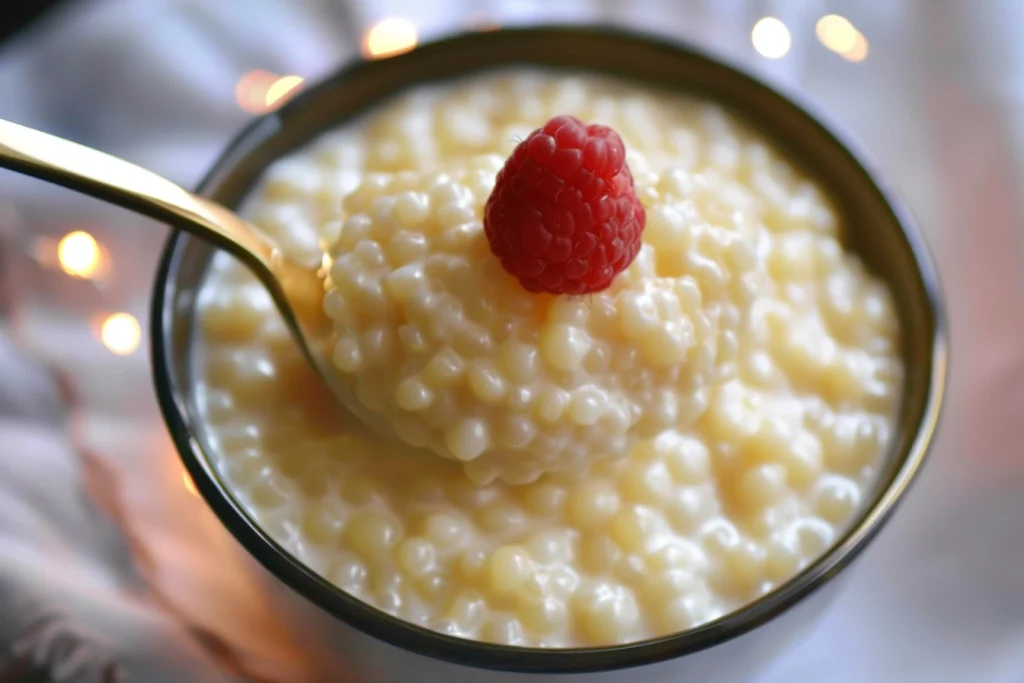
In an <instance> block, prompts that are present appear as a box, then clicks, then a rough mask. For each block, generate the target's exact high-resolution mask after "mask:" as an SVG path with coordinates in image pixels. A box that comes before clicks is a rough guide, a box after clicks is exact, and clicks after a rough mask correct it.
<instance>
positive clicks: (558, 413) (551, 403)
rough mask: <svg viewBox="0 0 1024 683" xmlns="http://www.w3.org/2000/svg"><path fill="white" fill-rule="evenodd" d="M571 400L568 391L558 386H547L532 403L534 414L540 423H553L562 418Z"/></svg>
mask: <svg viewBox="0 0 1024 683" xmlns="http://www.w3.org/2000/svg"><path fill="white" fill-rule="evenodd" d="M571 402H572V396H571V395H570V394H569V392H567V391H565V390H564V389H561V388H558V387H547V388H545V389H543V390H542V391H541V393H540V396H539V397H538V400H537V401H536V402H535V403H534V414H535V415H536V417H537V419H538V421H540V422H541V423H542V424H554V423H556V422H558V421H559V420H560V419H561V418H562V415H564V414H565V411H566V409H567V408H568V407H569V404H570V403H571Z"/></svg>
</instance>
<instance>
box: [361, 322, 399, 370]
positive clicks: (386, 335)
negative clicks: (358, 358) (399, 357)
mask: <svg viewBox="0 0 1024 683" xmlns="http://www.w3.org/2000/svg"><path fill="white" fill-rule="evenodd" d="M397 346H398V339H397V338H396V336H395V333H394V331H393V330H392V328H391V327H389V326H387V325H380V326H375V327H369V328H367V329H365V330H363V332H362V333H361V334H360V335H359V348H360V350H361V351H362V353H363V359H364V362H365V363H366V366H365V367H380V366H382V365H385V364H387V363H389V362H390V361H391V360H392V358H393V357H394V354H395V350H396V347H397Z"/></svg>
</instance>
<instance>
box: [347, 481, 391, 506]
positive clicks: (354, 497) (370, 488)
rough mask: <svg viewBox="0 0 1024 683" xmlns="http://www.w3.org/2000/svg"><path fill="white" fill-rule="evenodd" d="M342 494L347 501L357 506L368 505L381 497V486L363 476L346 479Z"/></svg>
mask: <svg viewBox="0 0 1024 683" xmlns="http://www.w3.org/2000/svg"><path fill="white" fill-rule="evenodd" d="M341 493H342V496H343V497H344V498H345V500H346V501H348V502H349V503H352V504H353V505H357V506H362V505H366V504H367V503H370V502H371V501H374V500H377V499H379V498H380V497H381V490H380V484H379V483H378V482H377V481H376V480H375V479H373V478H372V477H369V476H367V475H363V474H357V475H353V476H351V477H348V478H346V480H345V481H344V482H342V484H341Z"/></svg>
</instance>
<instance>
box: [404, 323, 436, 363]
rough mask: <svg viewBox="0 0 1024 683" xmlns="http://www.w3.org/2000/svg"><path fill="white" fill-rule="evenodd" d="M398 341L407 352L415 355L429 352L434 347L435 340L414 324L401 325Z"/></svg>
mask: <svg viewBox="0 0 1024 683" xmlns="http://www.w3.org/2000/svg"><path fill="white" fill-rule="evenodd" d="M398 343H399V344H401V345H402V348H403V349H404V350H405V351H406V352H408V353H409V354H413V355H418V354H424V353H429V352H430V351H431V349H432V348H433V342H431V341H430V339H428V338H427V335H425V334H424V333H423V330H422V329H421V328H420V327H419V326H418V325H413V324H405V325H401V326H399V328H398Z"/></svg>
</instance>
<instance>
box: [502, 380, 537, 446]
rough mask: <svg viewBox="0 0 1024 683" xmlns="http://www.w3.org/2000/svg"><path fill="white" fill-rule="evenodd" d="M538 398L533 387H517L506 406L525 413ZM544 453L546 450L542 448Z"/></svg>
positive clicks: (509, 393)
mask: <svg viewBox="0 0 1024 683" xmlns="http://www.w3.org/2000/svg"><path fill="white" fill-rule="evenodd" d="M535 398H536V392H535V390H534V389H533V388H531V387H515V388H514V389H512V390H511V391H509V392H508V396H506V397H505V405H506V406H507V407H508V408H509V410H512V411H513V412H517V413H524V412H527V411H529V410H530V409H531V406H532V405H533V403H534V399H535ZM541 450H542V451H544V450H546V449H543V448H541Z"/></svg>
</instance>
